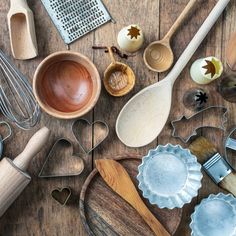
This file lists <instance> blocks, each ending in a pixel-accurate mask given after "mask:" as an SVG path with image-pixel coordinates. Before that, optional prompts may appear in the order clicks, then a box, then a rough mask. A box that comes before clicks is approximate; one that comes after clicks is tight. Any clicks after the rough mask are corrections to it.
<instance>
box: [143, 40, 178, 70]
mask: <svg viewBox="0 0 236 236" xmlns="http://www.w3.org/2000/svg"><path fill="white" fill-rule="evenodd" d="M143 59H144V62H145V64H146V66H147V67H148V68H149V69H150V70H152V71H155V72H164V71H166V70H168V69H169V68H170V67H171V65H172V64H173V61H174V54H173V52H172V50H171V47H170V44H169V42H166V41H164V40H161V41H155V42H153V43H151V44H149V45H148V47H147V48H146V49H145V51H144V54H143Z"/></svg>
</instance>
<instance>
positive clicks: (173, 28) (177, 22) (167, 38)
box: [164, 0, 197, 41]
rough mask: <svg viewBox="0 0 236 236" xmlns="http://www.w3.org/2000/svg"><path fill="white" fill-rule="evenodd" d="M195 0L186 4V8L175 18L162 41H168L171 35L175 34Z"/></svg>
mask: <svg viewBox="0 0 236 236" xmlns="http://www.w3.org/2000/svg"><path fill="white" fill-rule="evenodd" d="M196 2H197V1H196V0H190V1H189V2H188V4H187V6H186V7H185V8H184V10H183V11H182V13H181V14H180V16H179V17H178V18H177V20H176V21H175V23H174V24H173V25H172V27H171V28H170V30H169V31H168V33H167V34H166V36H165V37H164V40H168V41H169V40H170V39H171V37H172V36H173V34H174V33H175V32H176V30H177V29H178V28H179V26H180V25H181V24H182V22H183V21H184V19H185V17H186V16H187V15H188V13H189V12H190V11H191V10H192V8H193V7H194V5H195V3H196Z"/></svg>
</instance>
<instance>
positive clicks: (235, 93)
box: [217, 74, 236, 103]
mask: <svg viewBox="0 0 236 236" xmlns="http://www.w3.org/2000/svg"><path fill="white" fill-rule="evenodd" d="M217 91H218V92H219V93H220V95H221V96H222V97H223V98H224V99H225V100H226V101H228V102H231V103H236V75H235V74H228V75H226V76H225V77H223V78H222V79H221V80H220V82H219V84H218V86H217Z"/></svg>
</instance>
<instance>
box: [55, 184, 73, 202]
mask: <svg viewBox="0 0 236 236" xmlns="http://www.w3.org/2000/svg"><path fill="white" fill-rule="evenodd" d="M70 196H71V189H70V187H63V188H55V189H53V190H52V192H51V197H52V198H53V199H54V200H55V201H56V202H58V203H59V204H60V205H62V206H65V205H66V204H67V202H68V200H69V199H70Z"/></svg>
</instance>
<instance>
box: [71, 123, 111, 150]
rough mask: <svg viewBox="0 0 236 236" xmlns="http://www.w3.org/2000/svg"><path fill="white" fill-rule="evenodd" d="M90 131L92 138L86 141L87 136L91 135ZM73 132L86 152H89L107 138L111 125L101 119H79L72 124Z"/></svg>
mask: <svg viewBox="0 0 236 236" xmlns="http://www.w3.org/2000/svg"><path fill="white" fill-rule="evenodd" d="M91 129H92V130H91ZM89 131H91V133H92V139H91V138H90V139H88V140H89V141H85V137H86V136H87V137H89V136H88V134H89ZM72 133H73V135H74V137H75V139H76V140H77V141H78V143H79V146H80V147H81V149H82V150H83V151H84V153H86V154H89V153H90V152H92V151H93V150H94V149H95V148H96V147H98V146H99V145H100V144H101V143H102V142H103V141H104V140H105V139H106V138H107V136H108V134H109V127H108V125H107V123H105V122H103V121H101V120H96V121H94V122H92V123H90V122H89V121H88V120H86V119H78V120H76V121H75V122H74V123H73V124H72Z"/></svg>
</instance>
